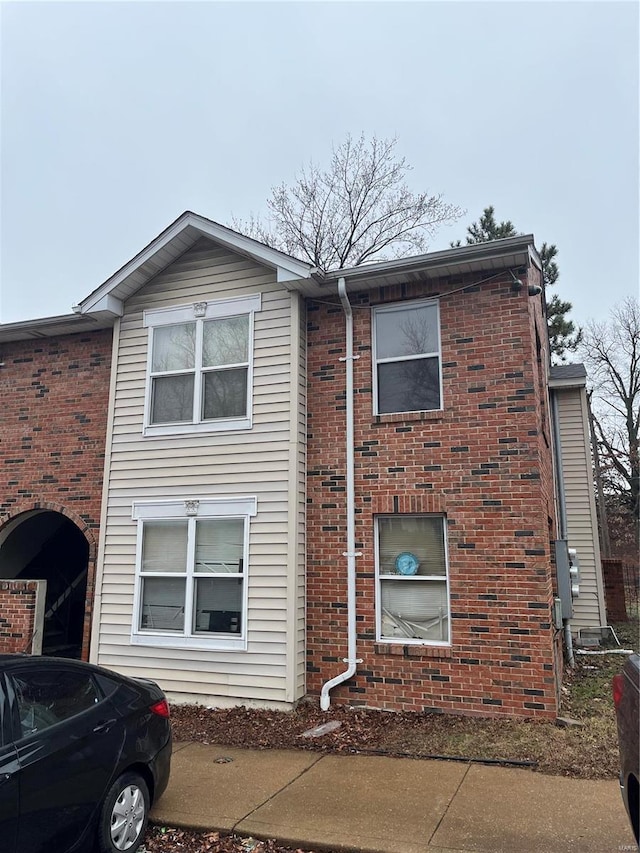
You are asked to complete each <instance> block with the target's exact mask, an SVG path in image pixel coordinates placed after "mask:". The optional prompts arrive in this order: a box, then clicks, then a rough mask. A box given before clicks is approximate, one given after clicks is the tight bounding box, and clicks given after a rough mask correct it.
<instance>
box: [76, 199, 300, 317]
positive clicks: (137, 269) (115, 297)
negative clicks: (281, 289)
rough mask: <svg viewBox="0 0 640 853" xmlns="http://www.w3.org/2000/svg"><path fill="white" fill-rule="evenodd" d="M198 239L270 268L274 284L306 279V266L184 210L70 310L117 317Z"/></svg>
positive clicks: (249, 238) (262, 244)
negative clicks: (138, 291) (139, 291)
mask: <svg viewBox="0 0 640 853" xmlns="http://www.w3.org/2000/svg"><path fill="white" fill-rule="evenodd" d="M201 237H208V238H209V239H211V240H214V241H215V242H216V243H218V244H219V245H221V246H225V247H226V248H228V249H230V250H231V251H234V252H237V253H238V254H241V255H244V256H245V257H248V258H250V259H251V260H254V261H257V262H258V263H261V264H264V265H265V266H267V267H270V268H271V269H273V270H275V272H276V276H277V280H278V281H279V282H282V283H283V284H285V286H287V283H290V282H294V281H298V280H299V279H304V278H309V275H310V272H311V270H312V267H311V265H310V264H306V263H304V262H303V261H299V260H297V259H296V258H292V257H290V256H289V255H285V254H284V253H283V252H279V251H278V250H277V249H272V248H271V247H269V246H265V244H264V243H260V242H258V241H257V240H253V239H252V238H251V237H246V236H245V235H244V234H239V233H238V232H237V231H233V230H232V229H231V228H226V227H225V226H224V225H220V224H219V223H217V222H213V221H212V220H211V219H205V217H204V216H200V215H198V214H197V213H192V212H191V211H190V210H187V211H185V212H184V213H183V214H182V215H181V216H179V217H178V218H177V219H176V220H175V222H172V223H171V225H169V227H168V228H165V230H164V231H163V232H162V233H161V234H158V236H157V237H156V238H155V239H154V240H152V241H151V242H150V243H149V245H148V246H145V247H144V249H142V251H140V252H138V254H137V255H136V256H135V257H133V258H132V259H131V260H130V261H128V263H126V264H125V265H124V266H123V267H121V268H120V269H119V270H118V271H117V272H115V273H114V274H113V275H112V276H110V277H109V278H108V279H107V280H106V281H105V282H103V283H102V284H101V285H100V286H99V287H97V288H96V289H95V290H94V291H93V292H92V293H90V294H89V296H87V297H86V298H85V299H83V300H82V302H81V303H80V304H79V305H77V306H74V309H73V310H74V311H76V312H77V313H79V314H88V313H91V314H93V315H94V316H95V315H96V314H97V315H100V314H108V315H110V316H111V317H114V316H121V315H122V313H123V303H124V302H125V301H126V300H127V299H128V298H129V297H130V296H132V295H133V294H134V293H135V292H136V291H137V290H139V289H140V288H141V287H142V286H143V285H145V284H146V283H147V282H148V281H149V280H150V279H151V278H153V277H154V276H156V275H157V274H158V273H160V272H162V270H164V269H166V267H168V266H169V264H171V263H173V261H175V260H176V259H177V258H179V257H180V255H182V254H183V253H184V252H186V251H187V249H190V248H191V246H193V245H194V244H195V243H196V241H197V240H199V239H200V238H201Z"/></svg>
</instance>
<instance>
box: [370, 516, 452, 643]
mask: <svg viewBox="0 0 640 853" xmlns="http://www.w3.org/2000/svg"><path fill="white" fill-rule="evenodd" d="M376 546H377V566H376V569H377V582H378V589H377V605H378V613H377V617H378V639H379V640H385V641H391V642H403V643H407V642H409V643H449V642H450V627H449V621H450V620H449V579H448V571H447V553H446V529H445V518H444V516H441V515H393V516H379V517H378V518H377V519H376Z"/></svg>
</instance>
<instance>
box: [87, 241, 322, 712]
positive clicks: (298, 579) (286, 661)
mask: <svg viewBox="0 0 640 853" xmlns="http://www.w3.org/2000/svg"><path fill="white" fill-rule="evenodd" d="M256 293H260V294H261V295H262V308H261V310H260V311H259V312H256V314H255V328H254V363H253V426H252V428H251V429H250V430H236V431H229V432H214V433H210V434H208V433H202V432H200V433H197V434H188V433H186V434H183V435H171V436H153V437H144V436H143V433H142V430H143V417H144V398H145V382H146V365H147V339H148V330H147V329H146V328H144V327H143V311H146V310H149V309H154V308H169V307H172V306H178V305H185V304H191V303H194V302H200V301H208V302H210V301H213V300H215V299H221V298H230V297H244V296H250V295H253V294H256ZM298 299H299V297H298V296H297V294H290V293H289V292H287V291H286V290H285V289H284V288H283V286H282V285H280V284H278V283H277V282H276V280H275V274H274V273H273V272H272V271H271V270H269V269H267V268H265V267H262V266H259V265H257V264H255V263H253V262H251V261H249V260H247V259H245V258H243V257H241V256H239V255H236V254H232V253H231V252H229V251H227V250H224V249H221V248H220V247H218V246H217V245H215V244H214V243H212V242H211V241H208V240H206V239H202V240H201V241H199V242H198V243H197V244H196V245H195V246H194V247H193V248H192V249H190V250H189V251H188V252H187V253H186V254H185V255H183V256H182V257H181V258H180V259H178V260H177V261H175V262H174V263H173V264H172V265H171V266H170V267H169V268H168V269H166V270H165V271H164V272H162V273H161V274H159V275H158V276H157V277H156V278H154V279H153V280H152V281H151V282H149V283H148V284H147V285H145V286H144V287H143V288H142V289H141V290H140V291H139V292H138V293H136V294H135V295H134V296H132V297H131V298H130V299H129V301H128V302H127V303H126V305H125V313H124V316H123V317H122V319H121V321H120V332H119V342H118V345H117V353H116V354H117V368H116V379H115V394H114V399H113V418H112V424H111V426H112V441H111V446H110V447H109V448H107V451H108V453H107V457H108V460H109V461H108V464H107V472H106V473H107V483H106V512H105V526H104V531H105V532H104V545H103V555H101V565H100V570H101V576H100V578H99V580H100V588H99V590H98V593H99V598H98V601H99V611H100V612H99V616H98V617H97V618H96V622H95V628H94V634H93V645H92V659H94V660H96V661H97V662H99V663H101V664H104V665H105V666H110V667H113V668H114V669H116V670H118V671H120V672H124V673H127V674H131V675H136V674H138V675H140V674H144V675H146V676H149V677H151V678H155V679H156V680H157V681H158V682H159V683H160V684H161V685H162V687H163V688H164V689H165V690H166V691H167V692H168V693H169V694H170V696H172V697H174V698H180V697H184V698H189V697H198V698H201V699H207V700H208V701H210V702H211V703H215V702H216V701H217V702H218V703H219V704H232V703H233V702H234V701H256V702H266V703H271V704H275V705H280V704H290V703H292V702H294V701H295V700H296V699H298V698H300V697H301V696H302V695H303V693H304V677H305V676H304V672H305V659H304V652H305V649H304V634H305V629H304V619H305V608H304V505H305V491H304V489H305V480H304V462H305V458H304V453H305V447H304V445H305V441H306V436H305V399H304V393H305V390H304V386H305V381H306V380H305V372H304V366H305V353H304V339H303V336H302V334H301V332H300V324H301V318H300V315H301V313H302V312H301V309H300V306H299V305H298V302H297V300H298ZM244 495H255V496H256V498H257V515H256V516H255V517H253V518H251V519H250V521H249V530H250V537H249V568H248V619H247V628H248V644H247V649H246V651H240V650H225V651H214V650H207V651H203V650H190V649H171V648H166V647H162V648H160V647H150V646H139V645H132V644H131V621H132V618H133V600H134V583H135V559H136V534H137V525H136V522H134V521H133V520H132V517H131V513H132V504H133V502H134V501H144V500H153V499H167V498H205V497H217V496H244ZM292 533H293V534H294V535H293V536H292Z"/></svg>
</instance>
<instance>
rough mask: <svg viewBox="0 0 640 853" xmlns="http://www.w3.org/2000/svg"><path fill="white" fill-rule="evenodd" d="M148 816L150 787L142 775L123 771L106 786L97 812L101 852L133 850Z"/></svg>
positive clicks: (131, 851)
mask: <svg viewBox="0 0 640 853" xmlns="http://www.w3.org/2000/svg"><path fill="white" fill-rule="evenodd" d="M148 816H149V789H148V788H147V783H146V782H145V781H144V779H143V778H142V776H139V775H138V774H137V773H123V774H122V776H120V778H119V779H116V781H115V782H114V783H113V785H112V786H111V787H110V788H109V791H108V793H107V796H106V797H105V800H104V803H103V804H102V809H101V811H100V824H99V826H98V849H99V850H100V853H121V851H127V853H134V851H135V850H137V849H138V845H139V844H140V843H141V842H142V837H143V836H144V832H145V829H146V828H147V818H148Z"/></svg>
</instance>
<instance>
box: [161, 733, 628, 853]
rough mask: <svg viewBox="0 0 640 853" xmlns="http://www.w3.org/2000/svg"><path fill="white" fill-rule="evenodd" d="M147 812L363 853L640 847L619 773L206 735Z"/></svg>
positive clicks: (180, 759) (179, 756) (559, 852)
mask: <svg viewBox="0 0 640 853" xmlns="http://www.w3.org/2000/svg"><path fill="white" fill-rule="evenodd" d="M151 818H152V820H154V821H155V822H158V823H162V824H165V825H167V826H176V827H177V826H179V827H189V828H193V829H206V830H220V831H221V832H226V833H231V832H233V833H236V834H238V835H241V836H254V837H256V838H277V839H278V840H279V841H281V842H282V843H284V844H287V845H290V846H292V847H298V846H299V847H307V848H319V849H322V848H324V849H327V848H329V849H335V850H345V851H360V853H445V851H446V853H456V851H458V853H462V851H484V853H488V851H490V853H520V851H523V852H524V851H526V853H529V851H531V853H551V851H553V853H564V851H566V853H569V852H570V853H579V852H580V851H585V853H620V851H632V850H637V848H636V846H635V844H634V841H633V835H632V833H631V829H630V827H629V824H628V820H627V815H626V812H625V810H624V806H623V805H622V800H621V798H620V791H619V788H618V783H617V781H615V780H611V781H605V782H592V781H587V780H581V779H564V778H560V777H556V776H545V775H543V774H542V773H534V772H532V771H530V770H514V769H509V768H503V767H494V766H484V765H481V764H471V763H469V764H468V763H464V762H454V761H428V760H418V759H409V758H386V757H380V756H364V755H347V756H342V755H322V754H320V753H316V752H303V751H295V750H264V751H259V750H248V749H235V748H231V747H222V746H216V745H205V744H199V743H188V744H175V745H174V753H173V762H172V771H171V781H170V783H169V787H168V789H167V791H166V793H165V794H164V796H163V797H162V798H161V799H160V800H159V802H158V803H157V804H156V805H155V807H154V809H153V811H152V812H151Z"/></svg>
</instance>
